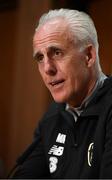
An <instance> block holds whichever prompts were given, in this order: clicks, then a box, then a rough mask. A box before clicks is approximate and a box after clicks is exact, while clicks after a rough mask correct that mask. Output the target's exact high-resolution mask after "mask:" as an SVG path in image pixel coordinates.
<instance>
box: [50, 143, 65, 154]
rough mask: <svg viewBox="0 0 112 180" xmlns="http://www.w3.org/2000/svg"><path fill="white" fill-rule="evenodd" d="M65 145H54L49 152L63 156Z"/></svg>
mask: <svg viewBox="0 0 112 180" xmlns="http://www.w3.org/2000/svg"><path fill="white" fill-rule="evenodd" d="M63 151H64V147H62V146H57V145H54V146H53V147H52V148H51V149H50V150H49V152H48V154H53V155H55V156H62V154H63Z"/></svg>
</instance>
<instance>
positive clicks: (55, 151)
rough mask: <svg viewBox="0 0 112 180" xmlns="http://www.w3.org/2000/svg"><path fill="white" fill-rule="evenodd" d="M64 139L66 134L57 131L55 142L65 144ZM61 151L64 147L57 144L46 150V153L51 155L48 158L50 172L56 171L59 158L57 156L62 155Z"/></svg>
mask: <svg viewBox="0 0 112 180" xmlns="http://www.w3.org/2000/svg"><path fill="white" fill-rule="evenodd" d="M65 140H66V135H65V134H61V133H58V136H57V138H56V142H57V143H60V144H65ZM63 152H64V147H63V146H58V145H53V146H52V147H51V148H50V150H49V151H48V154H50V155H53V156H51V157H50V158H49V169H50V173H54V172H55V171H56V169H57V164H58V160H59V159H58V158H59V157H61V156H62V155H63Z"/></svg>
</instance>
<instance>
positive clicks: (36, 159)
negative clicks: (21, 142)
mask: <svg viewBox="0 0 112 180" xmlns="http://www.w3.org/2000/svg"><path fill="white" fill-rule="evenodd" d="M18 161H19V162H20V163H19V164H20V165H19V167H18V168H17V170H16V171H15V172H14V174H13V176H12V177H11V178H12V179H38V178H40V179H50V173H49V168H48V165H47V162H46V158H45V154H44V150H43V145H42V141H41V136H40V130H39V128H37V129H36V133H35V140H34V144H33V146H32V145H31V146H30V147H29V148H28V149H27V150H26V151H25V152H24V153H23V155H22V156H21V157H20V158H19V159H18Z"/></svg>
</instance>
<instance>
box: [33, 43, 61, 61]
mask: <svg viewBox="0 0 112 180" xmlns="http://www.w3.org/2000/svg"><path fill="white" fill-rule="evenodd" d="M56 49H57V50H61V49H62V48H60V47H59V46H57V45H52V46H48V47H47V52H49V51H50V50H56ZM41 54H42V52H41V51H37V52H35V53H34V54H33V58H34V59H35V57H36V56H38V55H41Z"/></svg>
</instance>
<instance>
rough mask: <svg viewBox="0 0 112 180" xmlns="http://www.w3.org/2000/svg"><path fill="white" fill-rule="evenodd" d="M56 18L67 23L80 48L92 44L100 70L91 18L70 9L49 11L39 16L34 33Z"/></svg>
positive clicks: (95, 35)
mask: <svg viewBox="0 0 112 180" xmlns="http://www.w3.org/2000/svg"><path fill="white" fill-rule="evenodd" d="M56 18H63V19H64V20H65V21H66V22H67V25H68V28H69V30H70V32H72V35H73V36H74V41H75V42H76V41H78V42H80V45H81V48H84V47H85V45H87V44H89V43H92V44H93V46H94V47H95V49H96V56H97V59H96V62H97V65H98V67H99V69H101V67H100V64H99V55H98V49H99V44H98V37H97V32H96V28H95V25H94V22H93V20H92V19H91V17H90V16H89V15H88V14H86V13H84V12H81V11H78V10H70V9H55V10H50V11H49V12H48V13H45V14H43V15H42V16H41V18H40V20H39V24H38V26H37V28H36V31H37V30H38V28H39V27H40V26H42V25H44V24H45V23H46V22H48V21H50V20H53V19H56Z"/></svg>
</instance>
